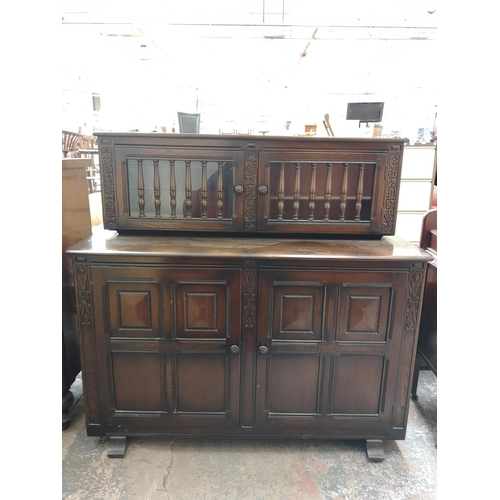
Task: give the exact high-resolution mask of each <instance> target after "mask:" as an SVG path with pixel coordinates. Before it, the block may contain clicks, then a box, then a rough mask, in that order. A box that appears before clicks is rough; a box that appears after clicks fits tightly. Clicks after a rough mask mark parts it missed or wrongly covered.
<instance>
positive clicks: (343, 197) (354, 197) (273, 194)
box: [257, 151, 387, 234]
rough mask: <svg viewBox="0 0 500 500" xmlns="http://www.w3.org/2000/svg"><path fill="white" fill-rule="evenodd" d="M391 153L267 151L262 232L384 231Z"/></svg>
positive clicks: (262, 173) (261, 202) (260, 219)
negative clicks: (384, 207)
mask: <svg viewBox="0 0 500 500" xmlns="http://www.w3.org/2000/svg"><path fill="white" fill-rule="evenodd" d="M386 165H387V154H382V153H381V154H375V153H366V152H365V153H360V152H353V151H311V152H307V153H306V152H296V153H292V152H283V151H280V152H265V153H264V152H262V153H260V156H259V172H258V176H259V179H258V183H259V198H258V219H257V227H258V229H259V230H260V231H272V232H293V231H299V232H306V233H307V232H310V233H312V232H314V233H331V232H334V233H336V234H369V233H374V232H379V231H380V230H381V219H380V214H381V207H382V200H383V196H384V193H383V188H384V176H385V168H386Z"/></svg>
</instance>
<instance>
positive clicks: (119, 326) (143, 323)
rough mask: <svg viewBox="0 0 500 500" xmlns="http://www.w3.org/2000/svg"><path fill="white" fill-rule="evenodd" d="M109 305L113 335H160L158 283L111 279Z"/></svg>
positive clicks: (154, 336)
mask: <svg viewBox="0 0 500 500" xmlns="http://www.w3.org/2000/svg"><path fill="white" fill-rule="evenodd" d="M108 306H109V323H110V325H109V326H110V335H111V337H139V338H144V337H151V338H157V337H159V336H160V291H159V285H158V284H154V283H140V282H139V283H138V282H126V281H119V282H109V283H108Z"/></svg>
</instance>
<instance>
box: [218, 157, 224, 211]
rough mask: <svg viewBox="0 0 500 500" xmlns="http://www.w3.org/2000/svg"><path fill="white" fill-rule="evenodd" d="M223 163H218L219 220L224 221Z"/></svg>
mask: <svg viewBox="0 0 500 500" xmlns="http://www.w3.org/2000/svg"><path fill="white" fill-rule="evenodd" d="M222 165H223V162H222V161H218V162H217V219H222V207H223V201H222V199H223V197H224V193H223V192H222Z"/></svg>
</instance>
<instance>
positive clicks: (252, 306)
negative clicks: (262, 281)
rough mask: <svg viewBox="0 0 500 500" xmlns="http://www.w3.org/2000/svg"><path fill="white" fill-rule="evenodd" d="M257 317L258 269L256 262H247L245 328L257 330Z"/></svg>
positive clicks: (244, 297)
mask: <svg viewBox="0 0 500 500" xmlns="http://www.w3.org/2000/svg"><path fill="white" fill-rule="evenodd" d="M256 317H257V268H256V267H255V262H254V261H247V262H245V267H244V269H243V326H244V327H245V328H247V329H248V328H255V324H256Z"/></svg>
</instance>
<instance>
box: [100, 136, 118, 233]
mask: <svg viewBox="0 0 500 500" xmlns="http://www.w3.org/2000/svg"><path fill="white" fill-rule="evenodd" d="M100 158H101V160H100V161H101V182H102V190H103V193H104V205H103V218H104V227H105V228H106V229H117V227H118V226H117V214H116V198H115V172H114V157H113V148H112V147H111V145H109V146H106V145H101V154H100Z"/></svg>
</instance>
